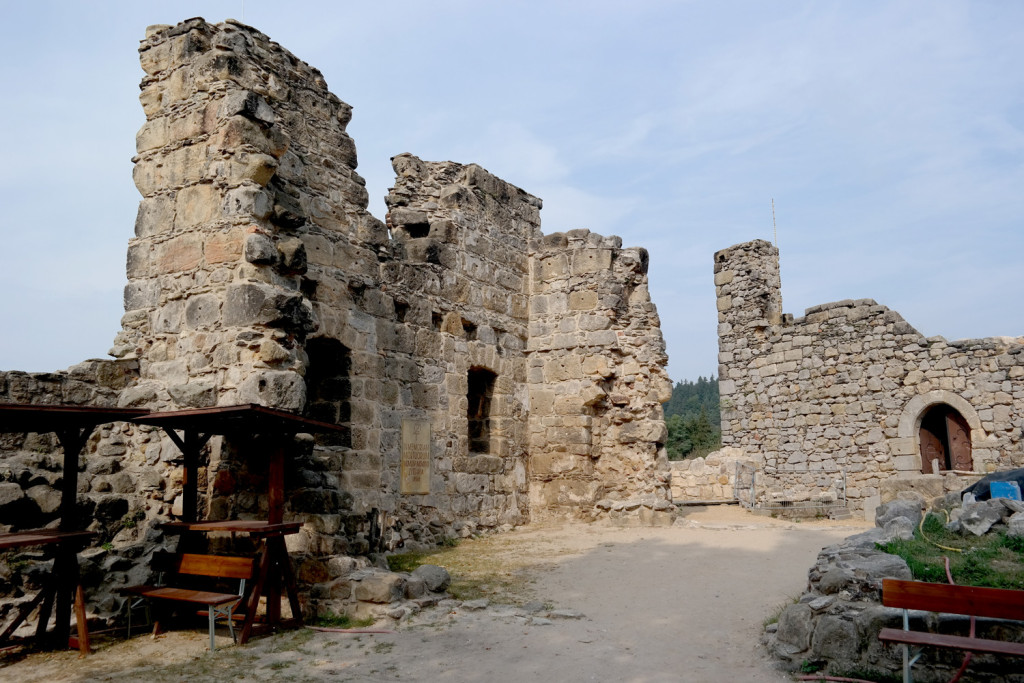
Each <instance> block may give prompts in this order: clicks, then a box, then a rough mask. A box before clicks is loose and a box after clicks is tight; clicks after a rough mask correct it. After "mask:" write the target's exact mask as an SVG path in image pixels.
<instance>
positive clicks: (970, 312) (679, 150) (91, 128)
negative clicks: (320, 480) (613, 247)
mask: <svg viewBox="0 0 1024 683" xmlns="http://www.w3.org/2000/svg"><path fill="white" fill-rule="evenodd" d="M0 13H2V14H0V53H2V56H3V59H2V60H0V92H2V93H3V106H2V107H0V130H2V131H3V132H4V144H3V145H2V147H0V149H2V151H0V159H3V161H4V163H3V164H2V165H0V205H2V206H3V212H2V215H0V238H2V244H3V247H4V248H3V251H2V253H3V262H2V263H3V265H2V267H0V289H2V291H3V295H2V296H0V320H2V321H3V330H4V333H3V334H0V369H4V370H13V369H21V370H33V371H38V370H55V369H60V368H64V367H67V366H68V365H71V364H73V363H76V362H78V361H80V360H83V359H85V358H90V357H104V356H105V354H106V351H107V349H108V348H109V347H110V346H111V342H112V341H113V338H114V334H115V333H116V332H117V330H118V329H119V327H120V324H119V320H120V316H121V313H122V312H123V311H122V305H121V290H122V287H123V285H124V283H125V274H124V254H125V248H126V244H127V240H128V239H129V237H131V235H132V228H133V223H134V217H135V211H136V207H137V204H138V200H139V196H138V193H137V191H136V190H135V188H134V186H133V184H132V181H131V157H132V155H133V153H134V135H135V132H136V130H138V128H139V127H140V126H141V125H142V123H143V120H144V119H143V114H142V110H141V107H140V106H139V104H138V99H137V97H138V82H139V80H140V79H141V76H142V71H141V69H140V68H139V65H138V55H137V53H136V50H137V47H138V41H139V40H140V39H141V38H142V37H143V34H144V30H145V27H146V26H147V25H148V24H155V23H176V22H178V21H181V20H183V19H186V18H189V17H193V16H203V17H205V18H206V19H207V20H208V21H214V22H216V21H221V20H223V19H224V18H227V17H234V18H237V19H244V21H245V22H246V23H249V24H251V25H253V26H255V27H257V28H259V29H260V30H261V31H263V32H264V33H266V34H268V35H269V36H270V37H271V38H273V39H274V40H276V41H278V42H279V43H281V44H282V45H283V46H284V47H286V48H287V49H289V50H290V51H291V52H293V53H294V54H295V55H297V56H298V57H299V58H301V59H303V60H305V61H307V62H309V63H310V64H312V65H313V66H315V67H317V68H319V69H320V70H321V71H322V72H323V74H324V77H325V78H326V80H327V83H328V85H329V86H330V88H331V90H332V91H333V92H334V93H335V94H337V95H338V96H339V97H340V98H341V99H343V100H345V101H346V102H348V103H349V104H351V105H353V107H354V115H353V119H352V123H351V124H350V126H349V132H350V133H351V134H352V136H353V138H354V139H355V142H356V147H357V150H358V153H359V160H360V166H359V172H360V173H361V174H363V176H364V177H365V178H366V179H367V185H368V188H369V190H370V195H371V198H372V200H371V210H372V211H373V212H374V213H375V214H376V215H377V216H378V217H382V216H383V213H384V202H383V197H384V195H385V194H386V192H387V188H388V187H389V186H390V185H391V183H392V179H393V173H392V171H391V167H390V162H389V158H390V157H391V156H393V155H395V154H399V153H402V152H412V153H413V154H416V155H418V156H420V157H422V158H424V159H429V160H445V159H452V160H454V161H459V162H463V163H471V162H475V163H479V164H480V165H482V166H484V167H485V168H487V169H488V170H490V171H491V172H493V173H494V174H496V175H498V176H500V177H502V178H504V179H506V180H508V181H509V182H512V183H514V184H516V185H518V186H520V187H522V188H524V189H525V190H527V191H528V192H531V193H532V194H535V195H537V196H539V197H541V198H542V199H543V200H544V210H543V211H542V213H541V217H542V221H543V227H544V231H545V232H555V231H562V230H569V229H573V228H589V229H591V230H594V231H596V232H600V233H603V234H617V235H620V236H622V238H623V242H624V244H625V245H627V246H644V247H647V248H648V249H649V250H650V252H651V266H650V279H651V292H652V295H653V298H654V300H655V303H656V304H657V305H658V310H659V312H660V314H661V319H662V329H663V332H664V335H665V338H666V340H667V343H668V350H669V355H670V364H669V372H670V375H671V376H672V378H673V379H675V380H679V379H684V378H689V379H695V378H696V377H697V376H698V375H704V376H707V375H710V374H712V373H715V372H716V368H717V361H716V354H717V340H716V335H715V329H716V311H715V301H714V286H713V282H712V255H713V253H714V252H715V251H717V250H718V249H721V248H724V247H727V246H730V245H732V244H736V243H738V242H743V241H746V240H750V239H755V238H764V239H769V240H771V239H773V233H772V216H771V200H772V199H773V198H774V200H775V208H776V220H777V224H778V245H779V247H780V249H781V252H782V257H781V258H782V284H783V302H784V308H785V311H786V312H790V313H795V314H797V315H801V314H802V313H803V310H804V309H805V308H807V307H809V306H813V305H815V304H819V303H824V302H828V301H834V300H838V299H846V298H865V297H867V298H873V299H875V300H877V301H878V302H879V303H882V304H885V305H887V306H889V307H890V308H893V309H895V310H897V311H899V312H900V313H902V314H903V316H904V317H905V318H906V319H907V320H908V321H909V322H910V323H911V324H913V325H914V326H915V327H917V329H918V330H920V331H921V332H922V333H923V334H925V335H927V336H932V335H943V336H945V337H947V338H948V339H958V338H963V337H982V336H994V335H1011V336H1016V335H1021V334H1024V306H1022V305H1021V301H1022V299H1024V275H1022V270H1021V266H1020V264H1019V261H1020V258H1021V253H1022V251H1024V230H1022V227H1024V226H1022V219H1024V88H1022V85H1024V3H1012V2H985V1H983V0H978V1H975V2H970V3H968V2H946V1H943V0H928V1H921V2H874V1H871V0H858V1H856V2H854V1H852V0H851V1H849V2H795V1H794V2H739V1H736V2H729V1H723V2H660V1H644V0H638V1H637V0H635V1H633V2H630V3H628V4H627V3H619V2H599V1H598V2H595V1H590V2H559V1H557V0H548V2H532V1H522V2H515V3H512V2H506V3H487V2H479V1H475V2H466V1H447V0H435V1H433V2H429V3H428V2H422V1H419V2H403V1H394V2H378V3H373V4H372V5H371V4H370V3H337V2H302V1H301V0H297V1H293V2H289V3H282V2H272V1H271V0H246V1H245V2H244V7H243V2H242V0H230V1H228V0H225V1H223V2H214V1H209V2H188V1H182V0H178V1H175V2H145V1H140V0H135V1H133V2H90V3H78V2H45V1H36V2H33V3H24V2H13V1H9V0H0ZM243 15H244V16H243Z"/></svg>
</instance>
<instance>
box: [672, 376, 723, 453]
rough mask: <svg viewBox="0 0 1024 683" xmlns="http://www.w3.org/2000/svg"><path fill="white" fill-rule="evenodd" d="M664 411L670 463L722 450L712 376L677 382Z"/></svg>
mask: <svg viewBox="0 0 1024 683" xmlns="http://www.w3.org/2000/svg"><path fill="white" fill-rule="evenodd" d="M664 409H665V425H666V427H667V428H668V440H667V441H666V443H665V449H666V450H667V451H668V457H669V460H682V459H683V458H693V457H700V456H704V455H707V454H708V453H710V452H711V451H714V450H717V449H718V448H720V447H721V445H722V432H721V427H720V425H721V415H720V412H719V400H718V380H716V379H715V377H714V376H713V375H712V376H711V377H710V378H707V379H705V378H704V377H698V378H697V381H696V382H690V381H688V380H683V381H682V382H677V383H676V385H675V386H674V387H673V388H672V398H670V399H669V400H668V401H667V402H666V403H665V404H664Z"/></svg>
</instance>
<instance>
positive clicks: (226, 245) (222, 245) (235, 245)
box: [203, 229, 244, 265]
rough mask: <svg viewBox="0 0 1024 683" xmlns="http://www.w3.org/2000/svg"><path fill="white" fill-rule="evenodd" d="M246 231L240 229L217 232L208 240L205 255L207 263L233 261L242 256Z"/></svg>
mask: <svg viewBox="0 0 1024 683" xmlns="http://www.w3.org/2000/svg"><path fill="white" fill-rule="evenodd" d="M243 239H244V233H243V232H242V231H241V230H239V229H235V230H229V231H228V232H222V233H217V234H215V235H212V236H211V237H210V238H209V239H207V240H206V245H205V247H204V249H203V255H204V257H205V259H206V263H207V264H210V265H213V264H217V263H231V262H234V261H237V260H238V259H239V258H241V256H242V245H243Z"/></svg>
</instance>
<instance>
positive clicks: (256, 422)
mask: <svg viewBox="0 0 1024 683" xmlns="http://www.w3.org/2000/svg"><path fill="white" fill-rule="evenodd" d="M133 422H135V423H137V424H144V425H150V426H154V427H160V428H161V429H163V430H164V432H165V433H166V434H167V435H168V436H169V437H170V438H171V440H172V441H173V442H174V443H175V444H176V445H177V446H178V448H179V449H180V450H181V453H182V455H183V456H184V461H185V462H184V473H183V475H184V476H183V477H182V521H180V522H170V523H166V524H164V525H162V527H163V528H164V529H165V530H167V531H170V532H176V533H182V532H185V531H193V532H200V533H209V532H215V531H221V532H232V533H246V534H249V535H250V536H251V537H253V538H254V539H255V540H257V541H258V542H260V543H261V544H262V545H263V553H262V554H261V557H260V564H259V570H258V572H259V573H258V575H257V579H256V582H255V584H254V586H253V590H252V593H251V594H250V596H249V599H248V602H247V604H246V614H245V621H244V623H243V626H242V633H241V636H240V638H239V642H241V643H245V642H246V641H247V640H248V639H249V637H250V636H251V635H252V630H253V626H254V623H255V617H256V611H257V609H258V607H259V601H260V597H261V595H263V594H264V593H265V594H266V597H267V614H266V623H267V624H268V625H269V626H270V627H271V628H273V627H275V626H280V625H283V624H284V621H283V620H282V619H281V599H282V589H283V590H284V591H285V592H286V593H287V596H288V601H289V606H290V608H291V612H292V621H293V622H294V623H296V624H301V623H302V610H301V607H300V605H299V597H298V590H297V588H296V586H295V574H294V572H293V570H292V567H291V563H290V562H289V559H288V550H287V548H286V546H285V542H284V537H285V536H286V535H289V534H294V533H298V530H299V528H300V527H301V526H302V523H301V522H285V521H284V467H285V458H286V454H287V450H288V447H289V445H290V444H292V443H293V441H294V437H295V435H296V434H308V433H321V432H340V431H344V427H339V426H338V425H334V424H329V423H327V422H320V421H317V420H311V419H309V418H305V417H301V416H299V415H295V414H293V413H289V412H286V411H283V410H276V409H273V408H267V407H264V406H260V405H256V404H247V405H237V406H220V407H215V408H196V409H191V410H176V411H168V412H155V413H147V414H145V415H141V416H139V417H136V418H135V419H134V420H133ZM217 435H220V436H227V437H229V438H231V437H234V438H236V439H244V440H246V441H248V442H249V444H251V445H252V446H253V447H255V446H256V445H257V444H259V445H260V446H261V447H263V446H265V447H266V448H267V450H268V451H269V464H268V472H267V507H268V510H267V519H266V520H238V521H214V522H203V521H199V520H198V519H197V518H198V499H199V490H198V470H199V456H200V452H201V451H202V448H203V446H204V445H205V444H206V443H207V441H209V440H210V438H211V437H213V436H217Z"/></svg>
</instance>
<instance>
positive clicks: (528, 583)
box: [0, 506, 863, 683]
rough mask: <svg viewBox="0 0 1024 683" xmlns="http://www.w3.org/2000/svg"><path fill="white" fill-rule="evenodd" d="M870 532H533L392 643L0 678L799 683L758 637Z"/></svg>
mask: <svg viewBox="0 0 1024 683" xmlns="http://www.w3.org/2000/svg"><path fill="white" fill-rule="evenodd" d="M862 524H863V523H858V522H854V521H846V522H827V521H826V522H822V521H818V522H799V523H794V522H784V521H780V520H775V519H772V518H768V517H760V516H754V515H751V514H749V513H747V512H745V511H743V510H740V509H738V508H735V507H727V506H716V507H706V508H704V507H695V508H688V509H684V513H683V515H682V517H681V521H680V522H677V525H676V526H673V527H671V528H664V529H661V528H653V529H652V528H618V527H612V526H602V525H567V526H550V525H549V526H534V527H527V528H524V529H520V530H517V531H515V532H512V533H508V534H503V535H499V536H493V537H489V538H487V539H483V540H482V541H473V542H468V543H463V544H460V546H459V547H458V548H457V549H456V550H455V551H454V553H453V554H454V555H455V556H456V557H455V558H454V566H455V567H456V569H457V567H458V566H459V562H460V561H462V560H465V558H466V557H467V556H469V557H472V558H473V559H471V560H469V561H468V564H467V566H476V567H484V568H485V569H483V570H481V571H482V572H484V573H483V574H481V575H480V576H481V577H483V578H481V579H480V580H479V581H477V583H476V588H478V589H479V591H478V592H479V593H480V594H482V595H486V596H488V597H487V598H484V599H483V600H476V601H472V602H468V603H463V604H459V603H458V602H455V601H446V602H444V603H441V605H439V606H438V607H434V608H430V609H426V610H423V611H421V612H419V613H417V614H415V615H413V616H411V617H410V618H408V619H406V620H404V621H403V622H402V623H401V624H399V625H398V626H394V625H393V624H382V623H380V624H377V625H376V626H375V627H370V628H371V629H382V630H383V629H386V630H390V631H391V632H388V633H336V632H323V631H314V630H312V629H301V630H298V631H291V632H287V633H283V634H280V635H277V636H272V637H266V638H260V639H254V640H253V641H250V643H249V644H248V645H246V646H244V647H238V646H233V645H231V641H230V638H229V637H228V636H227V632H226V631H225V632H224V634H223V636H222V637H221V636H218V648H219V649H218V651H217V652H216V653H209V652H207V651H206V643H207V637H206V634H205V630H198V629H197V630H196V631H179V632H172V633H168V634H165V635H163V636H161V637H159V638H158V639H156V640H154V639H152V638H151V637H150V636H148V635H144V636H139V637H135V638H132V640H131V641H127V642H126V641H124V640H118V641H106V642H104V641H103V640H102V639H98V647H97V652H96V653H95V654H94V655H92V656H90V657H88V658H86V659H79V658H78V657H77V655H76V654H75V653H72V652H61V653H49V654H34V655H31V656H28V657H25V658H22V659H20V660H18V661H13V662H9V663H6V664H4V665H0V680H3V681H18V682H19V683H31V682H33V681H60V682H68V683H69V682H73V681H150V682H152V683H158V682H163V681H166V682H177V681H199V680H203V681H265V680H274V681H467V682H468V681H481V682H483V681H489V682H493V681H512V680H525V681H530V682H531V683H544V682H547V681H630V682H634V683H657V682H661V681H688V682H689V681H692V682H696V683H701V682H704V681H707V682H712V681H748V682H751V683H759V682H762V681H764V682H774V681H790V680H792V678H791V677H790V676H789V675H787V674H785V673H783V672H780V671H778V670H776V669H775V668H774V665H773V662H772V660H771V659H769V658H768V656H767V655H766V654H765V652H764V651H763V649H761V647H760V646H759V644H758V642H759V638H760V635H761V632H762V629H763V624H764V622H765V620H766V619H768V618H769V617H771V616H772V615H773V614H775V613H777V612H778V610H779V609H780V607H781V606H782V605H783V604H785V603H787V602H788V601H790V600H792V599H793V598H795V597H797V596H798V595H800V593H801V592H802V591H803V588H804V586H805V584H806V576H807V570H808V568H809V567H810V566H811V565H812V564H813V562H814V558H815V557H816V555H817V553H818V550H819V549H821V548H822V547H824V546H826V545H830V544H832V543H835V542H837V541H838V540H839V539H841V538H844V537H846V536H848V535H850V534H852V533H856V532H858V531H862V530H863V526H862ZM460 556H461V558H460ZM496 568H497V569H496ZM487 571H490V572H492V573H493V574H494V581H493V582H492V583H491V585H488V584H487V579H486V572H487ZM513 578H514V580H512V579H513ZM485 601H486V602H488V603H489V604H488V605H487V606H485V607H480V605H481V604H482V603H483V602H485ZM509 603H511V604H509ZM473 608H476V609H473ZM367 630H370V629H367Z"/></svg>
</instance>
